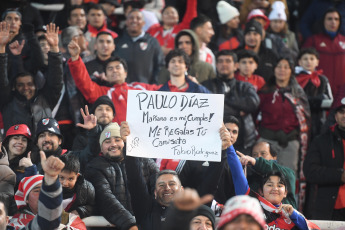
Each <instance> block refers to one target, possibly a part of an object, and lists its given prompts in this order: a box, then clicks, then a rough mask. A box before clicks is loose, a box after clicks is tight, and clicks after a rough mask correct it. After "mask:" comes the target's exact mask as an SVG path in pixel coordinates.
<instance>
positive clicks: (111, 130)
mask: <svg viewBox="0 0 345 230" xmlns="http://www.w3.org/2000/svg"><path fill="white" fill-rule="evenodd" d="M99 144H100V146H101V154H100V155H99V156H98V157H96V158H94V159H93V160H92V161H90V163H89V164H88V166H87V168H86V173H85V178H86V179H87V180H89V181H90V182H91V183H92V184H93V186H94V187H95V191H96V206H95V207H96V210H97V212H98V214H100V215H102V216H104V218H106V219H107V220H108V221H109V222H110V223H112V224H114V225H116V226H118V227H119V229H130V230H135V229H138V228H137V226H136V221H135V218H134V216H133V214H132V207H131V200H130V196H129V192H128V190H127V189H128V188H127V183H128V181H127V176H126V172H125V164H124V152H123V147H124V142H123V140H122V139H121V135H120V126H119V125H118V124H117V123H110V124H109V125H108V126H106V127H105V129H104V130H103V132H102V133H101V135H100V138H99Z"/></svg>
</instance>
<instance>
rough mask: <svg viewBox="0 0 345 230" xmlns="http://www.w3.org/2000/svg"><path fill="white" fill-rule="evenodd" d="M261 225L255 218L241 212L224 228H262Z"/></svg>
mask: <svg viewBox="0 0 345 230" xmlns="http://www.w3.org/2000/svg"><path fill="white" fill-rule="evenodd" d="M260 229H261V227H260V225H259V224H258V222H256V221H255V219H254V218H253V217H251V216H249V215H247V214H241V215H239V216H237V217H236V218H235V219H233V220H232V221H231V222H230V223H228V224H226V225H225V226H224V228H223V230H260Z"/></svg>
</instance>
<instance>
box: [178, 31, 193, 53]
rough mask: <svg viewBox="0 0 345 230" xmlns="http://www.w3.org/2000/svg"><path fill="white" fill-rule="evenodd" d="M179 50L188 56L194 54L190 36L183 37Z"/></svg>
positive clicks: (179, 42)
mask: <svg viewBox="0 0 345 230" xmlns="http://www.w3.org/2000/svg"><path fill="white" fill-rule="evenodd" d="M177 45H178V48H179V49H182V50H183V51H184V52H185V53H186V54H187V55H188V56H191V55H192V53H193V43H192V39H191V37H189V36H188V35H182V36H181V37H180V38H179V39H178V42H177Z"/></svg>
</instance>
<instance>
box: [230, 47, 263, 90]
mask: <svg viewBox="0 0 345 230" xmlns="http://www.w3.org/2000/svg"><path fill="white" fill-rule="evenodd" d="M237 57H238V72H237V73H236V74H235V78H236V79H237V80H239V81H245V82H249V83H250V84H252V85H253V86H254V88H255V90H256V91H259V90H260V89H261V88H262V87H263V86H264V85H265V80H264V78H263V77H261V76H259V75H255V74H254V71H255V70H256V69H257V68H258V63H259V57H258V55H257V54H256V53H254V52H253V51H251V50H241V51H239V52H238V54H237Z"/></svg>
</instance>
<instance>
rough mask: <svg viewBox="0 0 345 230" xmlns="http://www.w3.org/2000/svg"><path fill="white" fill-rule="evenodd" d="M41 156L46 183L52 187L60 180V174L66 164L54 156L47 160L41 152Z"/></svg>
mask: <svg viewBox="0 0 345 230" xmlns="http://www.w3.org/2000/svg"><path fill="white" fill-rule="evenodd" d="M40 156H41V165H42V169H43V171H44V181H45V183H46V184H47V185H51V184H53V183H55V181H56V180H57V179H58V176H59V173H60V172H61V170H62V169H63V168H64V167H65V163H63V162H62V161H61V160H60V159H59V158H58V157H54V156H50V157H48V159H47V158H46V154H45V153H44V152H43V151H40Z"/></svg>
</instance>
